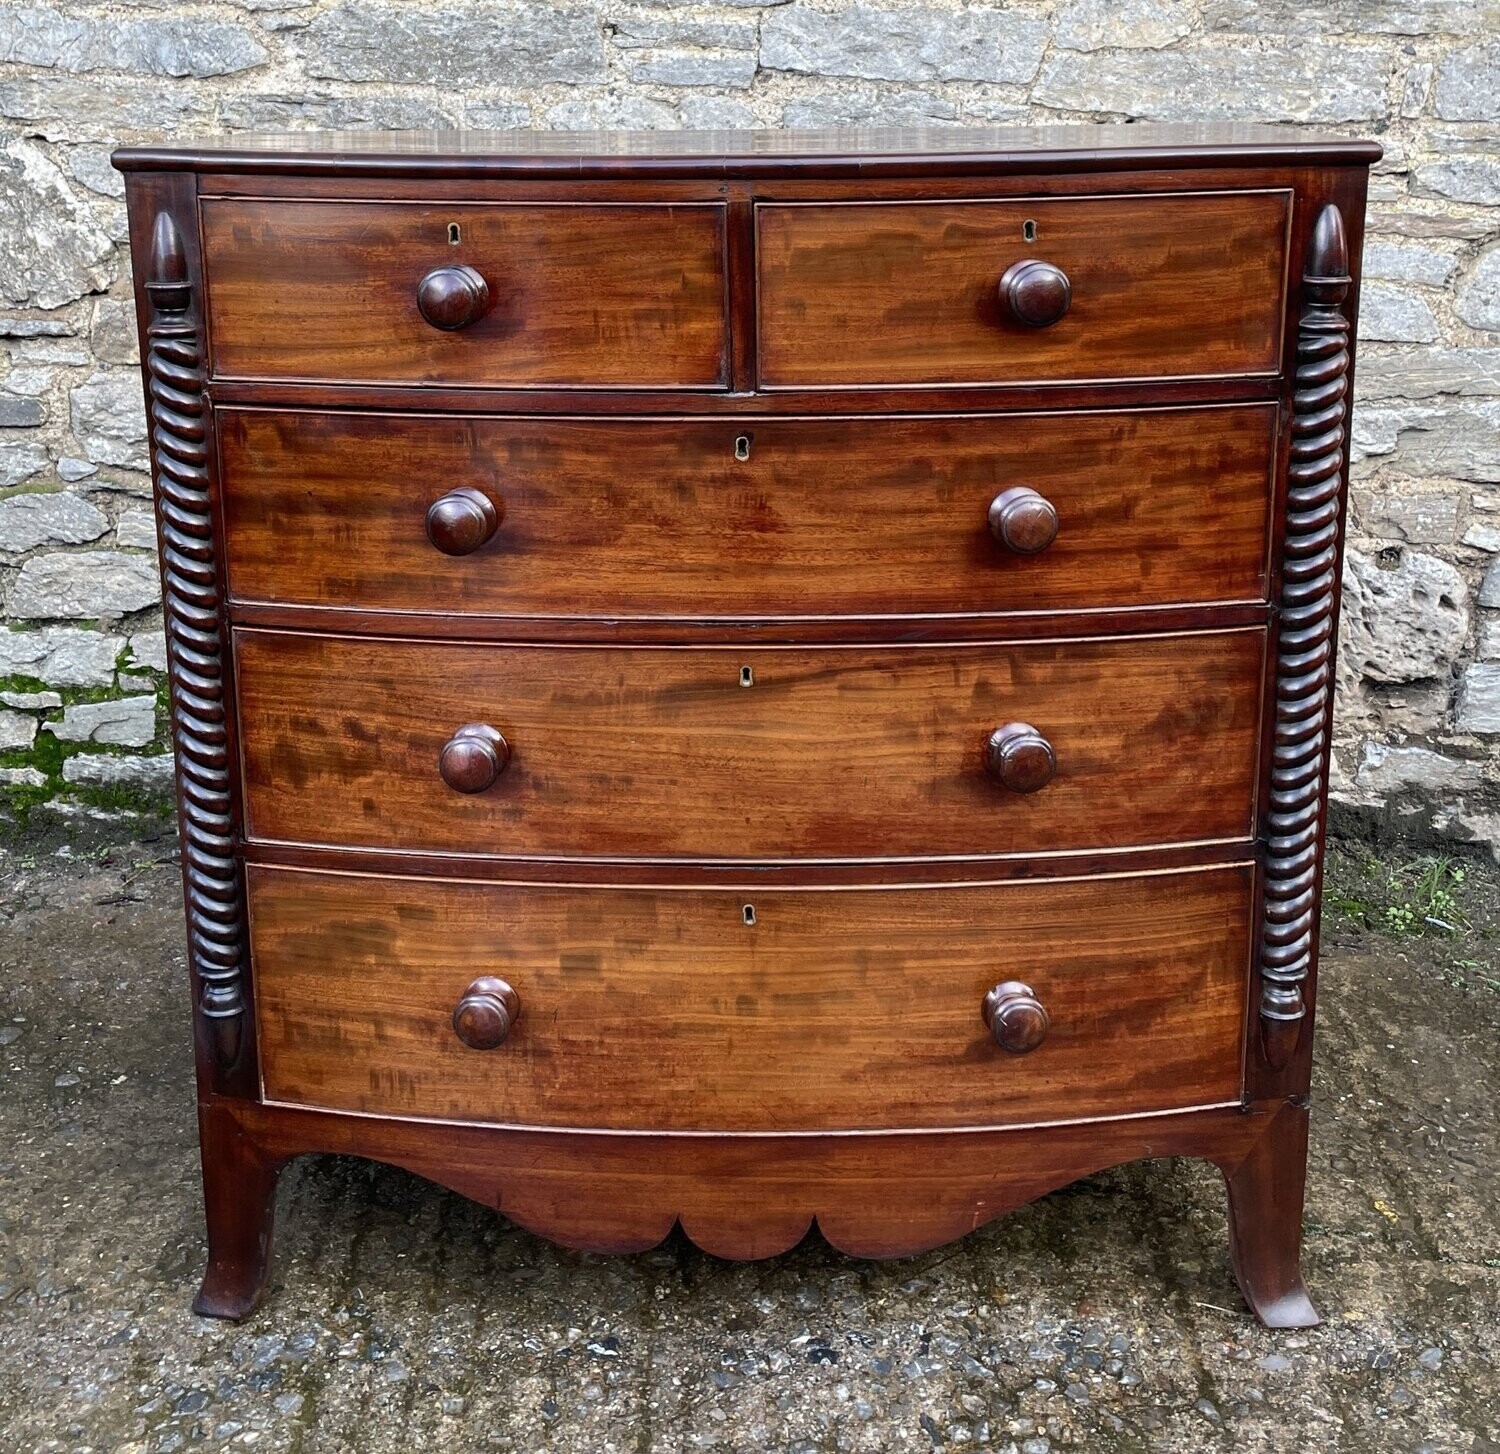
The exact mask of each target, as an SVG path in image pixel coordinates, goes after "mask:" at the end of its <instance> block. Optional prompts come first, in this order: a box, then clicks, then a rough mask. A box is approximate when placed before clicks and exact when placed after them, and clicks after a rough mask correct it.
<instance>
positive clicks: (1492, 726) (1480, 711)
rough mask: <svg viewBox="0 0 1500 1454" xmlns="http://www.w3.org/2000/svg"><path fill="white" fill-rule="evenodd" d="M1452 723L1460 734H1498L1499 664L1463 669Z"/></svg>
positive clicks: (1499, 710) (1485, 662)
mask: <svg viewBox="0 0 1500 1454" xmlns="http://www.w3.org/2000/svg"><path fill="white" fill-rule="evenodd" d="M1454 720H1455V723H1456V725H1457V727H1458V730H1459V731H1460V732H1474V733H1481V734H1483V735H1485V736H1489V735H1490V734H1492V733H1497V732H1500V665H1497V664H1496V663H1493V662H1487V661H1482V662H1476V663H1475V664H1474V665H1473V666H1470V667H1466V668H1465V669H1464V674H1463V678H1462V680H1461V681H1460V682H1459V684H1458V710H1457V713H1456V715H1455V719H1454Z"/></svg>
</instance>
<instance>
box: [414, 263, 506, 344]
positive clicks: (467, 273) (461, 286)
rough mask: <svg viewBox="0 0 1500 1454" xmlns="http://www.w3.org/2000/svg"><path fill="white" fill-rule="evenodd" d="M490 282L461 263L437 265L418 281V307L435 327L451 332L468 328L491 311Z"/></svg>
mask: <svg viewBox="0 0 1500 1454" xmlns="http://www.w3.org/2000/svg"><path fill="white" fill-rule="evenodd" d="M489 306H490V285H489V284H488V283H487V282H485V280H484V278H483V277H482V276H481V275H480V274H479V273H478V272H477V271H476V270H475V269H474V268H471V267H468V266H466V265H464V264H463V263H459V264H457V265H456V266H453V267H446V268H434V269H433V270H432V271H431V272H430V273H428V274H427V276H426V277H425V278H423V279H422V281H421V282H420V283H418V284H417V307H418V308H420V309H421V310H422V317H424V318H425V319H426V320H427V321H428V322H429V323H430V324H432V326H433V327H434V328H441V329H443V330H444V332H447V333H451V332H452V331H453V330H454V329H456V328H467V327H468V326H469V324H471V323H472V322H473V321H474V320H475V319H476V318H481V317H483V316H484V314H485V313H486V312H488V310H489Z"/></svg>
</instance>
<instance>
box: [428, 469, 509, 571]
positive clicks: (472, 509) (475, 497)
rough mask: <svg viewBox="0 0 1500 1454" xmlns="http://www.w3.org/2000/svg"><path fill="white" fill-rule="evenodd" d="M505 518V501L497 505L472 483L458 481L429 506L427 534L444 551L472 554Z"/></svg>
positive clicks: (444, 552) (448, 553)
mask: <svg viewBox="0 0 1500 1454" xmlns="http://www.w3.org/2000/svg"><path fill="white" fill-rule="evenodd" d="M504 518H505V506H504V505H497V504H496V503H495V502H494V501H493V500H492V499H490V497H489V496H488V495H486V494H485V493H484V491H483V490H476V489H475V488H474V487H473V486H472V485H459V486H457V487H456V488H455V489H452V490H449V491H448V493H447V494H446V495H444V496H443V498H442V499H441V500H434V501H433V503H432V505H431V506H430V508H429V509H428V511H427V538H428V539H429V540H430V541H431V542H432V543H433V544H434V545H435V546H436V547H437V548H438V549H439V550H440V551H442V552H443V554H444V555H472V554H473V553H474V552H475V551H476V550H478V549H479V547H480V546H481V545H483V544H485V542H486V541H488V540H489V538H490V537H491V536H492V535H494V533H495V532H496V531H497V530H498V529H499V528H500V522H501V520H503V519H504Z"/></svg>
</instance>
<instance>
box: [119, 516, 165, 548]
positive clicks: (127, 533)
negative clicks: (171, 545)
mask: <svg viewBox="0 0 1500 1454" xmlns="http://www.w3.org/2000/svg"><path fill="white" fill-rule="evenodd" d="M115 544H116V545H120V546H124V547H126V548H127V549H130V550H155V549H156V517H155V516H154V515H152V514H151V512H150V511H149V510H127V511H126V512H125V513H124V514H123V515H121V516H120V518H119V519H118V520H117V521H115Z"/></svg>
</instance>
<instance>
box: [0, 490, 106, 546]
mask: <svg viewBox="0 0 1500 1454" xmlns="http://www.w3.org/2000/svg"><path fill="white" fill-rule="evenodd" d="M108 529H109V520H108V519H107V518H106V517H105V515H104V513H103V511H101V510H98V509H95V507H94V506H93V505H91V504H89V502H88V501H87V500H81V499H79V497H78V496H77V495H70V494H67V493H66V492H63V491H58V492H57V493H54V494H46V495H40V494H39V495H12V496H11V498H10V499H8V500H0V550H8V551H12V552H14V553H16V554H20V553H21V552H22V551H26V550H35V549H36V548H37V546H39V545H84V544H86V543H87V542H88V541H90V540H97V539H98V538H99V537H100V536H101V535H103V534H104V532H105V531H106V530H108Z"/></svg>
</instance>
